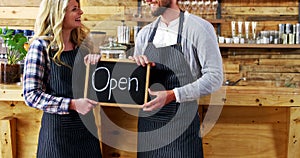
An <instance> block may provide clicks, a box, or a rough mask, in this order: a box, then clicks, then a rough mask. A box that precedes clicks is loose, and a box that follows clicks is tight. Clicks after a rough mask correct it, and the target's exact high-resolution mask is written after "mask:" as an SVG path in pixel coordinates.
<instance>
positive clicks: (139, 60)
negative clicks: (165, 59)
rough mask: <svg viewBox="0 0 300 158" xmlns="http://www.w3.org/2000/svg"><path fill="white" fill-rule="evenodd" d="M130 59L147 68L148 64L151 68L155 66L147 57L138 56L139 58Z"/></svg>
mask: <svg viewBox="0 0 300 158" xmlns="http://www.w3.org/2000/svg"><path fill="white" fill-rule="evenodd" d="M128 59H130V60H133V61H135V62H136V63H137V65H139V66H140V65H142V66H146V65H147V64H149V63H150V64H151V66H155V63H154V62H150V61H149V60H148V58H147V56H145V55H138V56H129V57H128Z"/></svg>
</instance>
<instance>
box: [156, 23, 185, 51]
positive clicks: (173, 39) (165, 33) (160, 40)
mask: <svg viewBox="0 0 300 158" xmlns="http://www.w3.org/2000/svg"><path fill="white" fill-rule="evenodd" d="M178 28H179V17H178V18H176V19H174V20H173V21H171V22H170V23H169V25H168V26H167V25H166V24H165V23H164V22H162V21H161V20H160V22H159V23H158V27H157V31H156V34H155V36H154V39H153V44H154V46H155V47H157V48H159V47H166V46H170V45H174V44H177V36H178Z"/></svg>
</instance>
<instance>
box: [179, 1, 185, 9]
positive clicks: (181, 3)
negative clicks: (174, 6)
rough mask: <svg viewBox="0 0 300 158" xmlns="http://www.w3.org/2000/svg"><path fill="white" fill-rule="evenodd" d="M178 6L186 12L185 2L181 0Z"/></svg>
mask: <svg viewBox="0 0 300 158" xmlns="http://www.w3.org/2000/svg"><path fill="white" fill-rule="evenodd" d="M178 6H179V8H180V9H181V10H184V0H179V1H178Z"/></svg>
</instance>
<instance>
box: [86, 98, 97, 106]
mask: <svg viewBox="0 0 300 158" xmlns="http://www.w3.org/2000/svg"><path fill="white" fill-rule="evenodd" d="M88 102H89V103H90V104H92V105H93V107H95V106H97V105H98V102H97V101H94V100H91V99H88Z"/></svg>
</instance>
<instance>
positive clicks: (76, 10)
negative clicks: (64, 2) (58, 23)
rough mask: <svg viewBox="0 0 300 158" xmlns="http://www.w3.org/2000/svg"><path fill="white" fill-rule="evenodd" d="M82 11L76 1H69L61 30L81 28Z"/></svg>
mask: <svg viewBox="0 0 300 158" xmlns="http://www.w3.org/2000/svg"><path fill="white" fill-rule="evenodd" d="M82 14H83V12H82V10H81V9H80V7H79V4H78V2H77V1H76V0H69V3H68V6H67V9H66V14H65V17H64V21H63V29H68V30H73V29H75V28H78V27H80V26H81V19H80V18H81V15H82Z"/></svg>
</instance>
